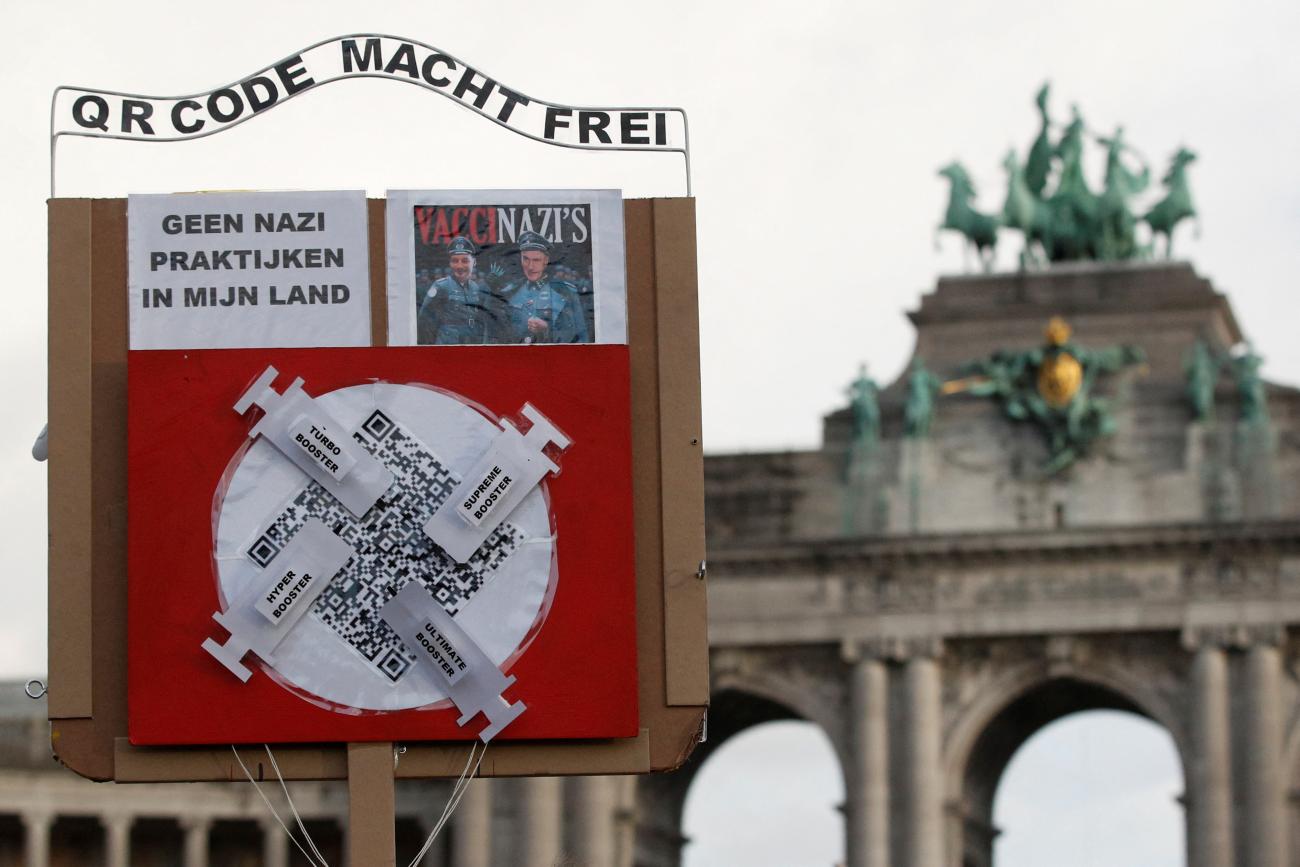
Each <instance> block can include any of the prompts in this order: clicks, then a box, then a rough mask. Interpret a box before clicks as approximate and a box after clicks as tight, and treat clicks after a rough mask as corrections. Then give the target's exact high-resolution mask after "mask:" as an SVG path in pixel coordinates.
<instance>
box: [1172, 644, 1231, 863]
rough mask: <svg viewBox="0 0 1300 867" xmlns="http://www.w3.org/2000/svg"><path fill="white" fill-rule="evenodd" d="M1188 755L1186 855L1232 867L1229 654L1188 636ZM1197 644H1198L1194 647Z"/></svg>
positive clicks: (1190, 858)
mask: <svg viewBox="0 0 1300 867" xmlns="http://www.w3.org/2000/svg"><path fill="white" fill-rule="evenodd" d="M1184 644H1187V645H1190V648H1189V649H1191V650H1193V652H1194V653H1195V656H1194V657H1193V659H1192V668H1191V702H1190V711H1191V717H1190V720H1189V723H1190V724H1189V730H1190V731H1189V733H1190V735H1191V755H1190V756H1188V757H1187V770H1188V779H1187V860H1188V864H1189V865H1191V867H1232V853H1233V843H1232V755H1231V751H1230V746H1229V744H1230V737H1231V731H1230V708H1229V702H1228V658H1227V653H1226V652H1225V650H1224V649H1223V647H1221V646H1220V645H1218V644H1217V643H1215V642H1213V641H1209V640H1204V639H1202V640H1200V641H1199V642H1197V641H1195V640H1188V639H1187V638H1186V637H1185V639H1184ZM1198 644H1199V646H1198Z"/></svg>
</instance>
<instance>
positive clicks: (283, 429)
mask: <svg viewBox="0 0 1300 867" xmlns="http://www.w3.org/2000/svg"><path fill="white" fill-rule="evenodd" d="M278 375H279V371H277V370H276V369H275V368H274V367H268V368H267V369H266V370H264V371H263V372H262V375H261V376H259V377H258V378H257V381H256V382H254V383H253V384H252V385H251V386H250V387H249V389H248V391H246V392H244V395H243V397H241V398H240V399H239V400H238V401H237V402H236V403H235V412H237V413H239V414H240V415H243V414H244V413H245V412H247V411H248V408H249V407H250V406H252V405H253V404H257V405H258V406H260V407H261V408H262V409H263V411H264V412H265V413H266V414H265V415H263V416H262V417H261V418H260V419H258V421H257V424H255V425H253V429H252V430H251V431H249V432H248V435H249V436H250V437H256V436H257V435H258V434H261V435H262V436H263V437H265V438H266V439H267V441H268V442H270V443H271V444H272V445H274V446H275V447H276V448H278V449H279V450H280V451H281V452H283V453H284V455H285V456H286V457H288V458H289V460H291V461H293V462H294V463H295V464H297V465H298V468H299V469H301V470H302V471H303V472H304V473H306V474H307V475H309V476H311V477H312V478H313V479H315V480H316V481H317V482H319V483H320V484H321V486H322V487H323V488H325V490H327V491H329V492H330V493H331V494H333V495H334V498H335V499H337V500H338V501H339V502H340V503H342V504H343V505H344V506H346V507H347V509H348V511H350V512H351V513H352V514H354V515H356V516H357V517H358V518H360V517H361V516H362V515H364V514H365V513H366V512H368V511H370V507H371V506H373V505H374V504H375V500H378V499H379V498H380V496H382V495H383V493H384V491H386V490H388V488H389V486H391V485H392V484H393V474H392V472H390V471H389V469H388V468H387V467H385V466H384V465H383V464H382V463H380V462H379V461H378V460H377V459H376V458H375V457H374V456H373V455H371V454H370V453H369V452H367V451H366V450H365V449H362V448H361V447H360V446H358V445H357V444H356V443H354V442H350V441H349V440H348V437H347V435H346V434H344V433H342V431H343V426H342V425H340V424H338V423H337V422H335V421H334V420H333V419H332V418H330V416H329V413H327V412H325V411H324V410H323V409H321V408H320V406H318V405H317V404H316V402H315V401H314V400H312V398H311V396H310V395H308V394H307V392H305V391H303V390H302V382H303V381H302V379H301V378H299V379H295V380H294V381H293V383H292V384H291V385H290V386H289V387H288V388H286V389H285V390H284V393H283V394H280V393H279V392H277V391H276V390H275V389H274V388H272V387H271V383H272V382H274V381H275V378H276V377H277V376H278Z"/></svg>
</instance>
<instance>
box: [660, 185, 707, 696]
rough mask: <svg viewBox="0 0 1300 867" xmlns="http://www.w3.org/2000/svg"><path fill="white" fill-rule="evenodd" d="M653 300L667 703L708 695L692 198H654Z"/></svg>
mask: <svg viewBox="0 0 1300 867" xmlns="http://www.w3.org/2000/svg"><path fill="white" fill-rule="evenodd" d="M654 239H655V286H656V290H657V291H656V293H655V296H656V298H657V299H658V300H659V303H658V306H657V308H656V320H657V322H658V323H659V334H658V353H657V354H658V363H659V454H660V455H661V456H662V468H661V486H662V487H661V491H662V493H663V525H662V533H661V537H660V538H661V540H662V543H663V558H664V562H663V577H664V647H666V648H667V649H668V653H667V654H666V656H665V658H666V660H667V670H666V671H665V672H664V678H665V682H666V684H665V685H666V701H667V703H668V704H669V705H701V704H707V703H708V701H709V621H708V609H707V605H708V589H707V587H706V585H705V580H704V575H703V573H702V571H701V570H702V566H703V564H704V558H705V547H704V446H703V444H702V442H703V436H704V434H703V419H702V416H701V409H700V343H699V334H700V315H699V304H698V294H697V288H698V287H697V277H696V268H695V200H694V199H657V200H655V202H654Z"/></svg>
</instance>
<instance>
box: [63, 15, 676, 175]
mask: <svg viewBox="0 0 1300 867" xmlns="http://www.w3.org/2000/svg"><path fill="white" fill-rule="evenodd" d="M345 78H387V79H392V80H394V81H405V82H409V83H411V84H417V85H419V86H421V87H424V88H426V89H428V90H433V91H436V92H437V93H441V94H442V95H443V96H446V97H447V98H449V99H451V100H453V101H455V102H457V103H459V104H460V105H462V106H464V107H465V108H468V109H469V110H471V111H473V112H475V113H477V114H478V115H480V116H482V117H485V118H487V119H488V120H490V121H492V122H493V123H496V124H498V125H500V126H503V127H506V128H507V129H509V130H512V131H513V132H516V133H519V134H520V135H523V136H527V137H528V138H531V139H534V140H536V141H540V142H544V143H546V144H553V145H559V146H561V147H570V148H583V149H589V150H623V151H663V152H668V153H680V154H682V156H683V157H684V158H685V161H686V184H687V193H688V194H689V192H690V153H689V143H688V134H687V122H686V112H685V110H684V109H681V108H668V107H660V108H653V107H580V106H571V105H563V104H560V103H553V102H546V101H544V100H540V99H534V98H532V97H529V96H526V95H524V94H523V93H522V92H521V91H518V90H515V89H513V88H510V87H507V86H506V85H504V84H502V83H500V82H498V81H496V80H495V79H493V78H490V77H488V76H487V75H485V74H484V73H482V72H480V71H479V70H477V69H475V68H474V67H472V66H470V65H469V64H467V63H465V62H464V61H461V60H459V59H457V58H455V57H453V56H451V55H450V54H447V53H446V52H444V51H442V50H440V49H438V48H434V47H433V46H431V45H426V44H424V43H422V42H416V41H414V40H410V39H403V38H400V37H396V36H383V35H372V34H352V35H348V36H338V37H335V38H333V39H327V40H324V41H322V42H318V43H316V44H315V45H312V46H309V47H308V48H305V49H303V50H302V51H299V52H297V53H295V54H292V55H290V56H288V57H286V58H284V59H283V60H281V61H279V62H277V63H273V64H271V65H270V66H267V67H264V68H263V69H260V70H258V71H257V72H254V73H253V74H252V75H249V76H246V77H244V78H242V79H240V80H239V81H236V82H233V83H231V84H228V85H225V86H223V87H218V88H215V89H213V90H210V91H207V92H203V93H194V94H187V95H183V96H146V95H143V94H132V93H120V92H117V91H111V90H100V89H93V88H85V87H70V86H60V87H58V88H55V91H54V98H53V102H52V104H51V107H50V141H51V194H53V147H54V144H55V143H56V142H57V141H58V137H59V136H64V135H75V136H89V137H94V138H115V139H128V140H132V141H183V140H186V139H193V138H201V137H203V136H208V135H213V134H214V133H218V132H221V131H223V130H226V129H229V128H230V127H232V126H236V125H238V124H241V123H243V122H244V121H246V120H249V119H250V118H253V117H256V116H257V115H258V114H260V113H262V112H264V111H266V110H268V109H270V108H273V107H275V106H276V105H279V104H280V103H282V102H285V101H286V100H288V99H291V98H293V97H294V96H297V95H298V94H300V93H303V92H305V91H308V90H311V89H312V88H315V87H320V86H321V85H323V84H328V83H330V82H332V81H339V80H341V79H345Z"/></svg>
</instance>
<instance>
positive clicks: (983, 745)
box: [636, 264, 1300, 867]
mask: <svg viewBox="0 0 1300 867" xmlns="http://www.w3.org/2000/svg"><path fill="white" fill-rule="evenodd" d="M910 315H911V319H912V321H913V323H914V324H915V326H916V329H917V338H916V350H915V356H914V359H913V363H912V365H911V366H910V367H909V369H908V371H907V372H906V373H905V374H904V375H903V376H901V377H900V378H899V380H898V381H897V382H894V383H893V384H890V385H888V386H886V387H882V388H880V389H876V387H875V384H874V383H871V382H870V381H869V380H866V379H865V377H863V378H861V379H859V381H858V382H856V383H854V386H853V388H852V389H851V398H852V399H851V405H850V406H849V407H848V408H846V409H844V410H841V411H839V412H835V413H832V414H831V415H830V416H828V417H827V418H826V420H825V435H824V444H823V446H822V448H821V449H819V450H816V451H807V452H783V453H772V454H744V455H720V456H715V457H713V458H711V459H709V460H708V462H707V465H706V479H707V485H706V490H707V499H708V519H709V546H710V547H709V557H710V560H709V580H710V585H711V586H710V623H711V626H710V637H711V641H712V643H713V647H714V650H713V658H712V663H713V678H714V691H715V702H714V705H713V707H712V709H711V711H710V717H709V736H710V742H711V743H716V742H718V741H720V740H722V739H725V738H726V737H727V736H729V735H730V734H732V733H734V732H736V731H739V730H741V729H743V728H745V727H747V726H749V725H753V724H756V723H759V722H763V721H766V720H770V719H781V718H801V719H806V720H809V721H812V722H814V723H816V724H817V725H819V726H820V727H821V728H822V729H824V730H825V732H826V734H827V735H828V736H829V738H830V740H831V741H832V743H833V744H834V745H835V748H836V750H837V752H838V754H839V757H840V761H841V764H842V767H843V769H844V773H845V781H846V792H847V798H846V802H845V804H844V810H845V814H846V828H847V840H846V844H847V845H846V849H847V853H848V856H847V861H848V864H849V865H850V867H863V865H870V867H883V865H893V867H913V865H915V867H968V865H969V867H984V865H988V864H990V863H992V850H993V839H994V837H995V836H996V834H997V833H998V829H997V828H996V827H994V824H993V820H992V805H993V796H994V792H995V789H996V787H997V783H998V780H999V778H1000V777H1001V774H1002V771H1003V770H1004V769H1005V767H1006V764H1007V762H1008V761H1009V760H1010V758H1011V756H1012V754H1013V753H1014V752H1015V751H1016V749H1017V748H1019V746H1020V745H1021V744H1023V743H1024V742H1025V740H1027V739H1028V738H1029V737H1030V736H1031V735H1032V734H1033V733H1034V732H1036V731H1037V730H1038V729H1040V728H1042V727H1043V726H1045V725H1047V724H1048V723H1050V722H1052V721H1054V720H1056V719H1058V718H1060V717H1062V716H1065V715H1067V714H1070V713H1074V712H1076V711H1082V710H1089V709H1097V708H1106V709H1117V710H1126V711H1130V712H1132V713H1136V714H1139V715H1141V716H1144V717H1147V718H1149V719H1151V720H1153V721H1154V722H1156V723H1158V724H1159V725H1161V726H1163V727H1164V728H1165V729H1166V730H1168V732H1169V733H1170V735H1171V736H1172V738H1173V740H1174V743H1175V744H1176V745H1177V748H1178V752H1179V756H1180V759H1181V762H1182V769H1183V775H1184V779H1185V780H1186V791H1185V793H1184V795H1183V798H1182V802H1183V805H1184V808H1185V814H1186V826H1187V844H1188V845H1187V849H1188V857H1189V861H1190V863H1191V864H1192V865H1195V867H1201V865H1204V867H1210V865H1213V867H1227V865H1233V864H1237V865H1258V867H1264V865H1268V867H1282V865H1287V864H1300V688H1298V677H1300V392H1297V391H1296V390H1294V389H1291V388H1285V387H1282V386H1278V385H1273V384H1269V383H1267V382H1264V381H1263V380H1261V379H1260V378H1259V375H1258V371H1259V359H1258V358H1257V357H1256V356H1254V354H1253V353H1252V352H1251V351H1250V350H1249V349H1248V347H1247V345H1246V344H1245V343H1244V338H1243V334H1242V332H1241V330H1240V328H1239V326H1238V323H1237V321H1236V319H1235V318H1234V316H1233V312H1232V309H1231V307H1230V305H1229V303H1228V300H1227V299H1226V298H1225V297H1224V296H1223V295H1221V294H1219V293H1218V292H1216V291H1215V290H1214V289H1213V288H1212V287H1211V286H1210V284H1209V283H1208V282H1207V281H1206V280H1204V279H1202V278H1201V277H1199V276H1198V275H1197V274H1196V273H1195V272H1194V271H1193V270H1192V269H1191V268H1190V267H1189V266H1187V265H1185V264H1116V265H1092V264H1079V265H1061V266H1056V267H1054V268H1052V269H1050V270H1047V271H1040V272H1022V273H1018V274H1007V275H986V276H965V277H950V278H944V279H942V280H940V281H939V284H938V286H937V288H936V289H935V290H934V291H933V292H932V293H930V294H928V295H926V296H925V297H924V299H923V301H922V303H921V305H920V307H919V309H917V310H916V311H914V312H913V313H912V314H910ZM1049 323H1051V324H1050V326H1049ZM1045 327H1046V330H1047V333H1046V334H1044V329H1045ZM708 754H709V747H708V745H706V746H705V747H704V748H703V749H701V751H700V752H699V753H698V754H697V755H696V756H695V757H693V758H692V760H691V763H690V764H689V765H688V766H687V767H686V768H684V769H683V770H682V771H680V772H678V773H677V774H676V775H672V776H668V777H663V778H659V779H651V780H646V781H642V783H641V785H640V787H639V797H638V805H639V806H638V827H639V831H638V837H637V841H638V845H637V847H636V863H637V864H641V865H669V864H676V863H678V859H679V852H680V845H681V843H682V838H681V836H680V833H679V832H678V831H677V829H679V828H680V825H679V822H680V808H681V804H682V802H683V800H684V794H685V789H686V786H687V785H689V783H690V780H691V777H692V775H693V772H694V768H695V767H697V766H698V763H699V762H701V761H703V760H704V758H706V757H707V756H708Z"/></svg>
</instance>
